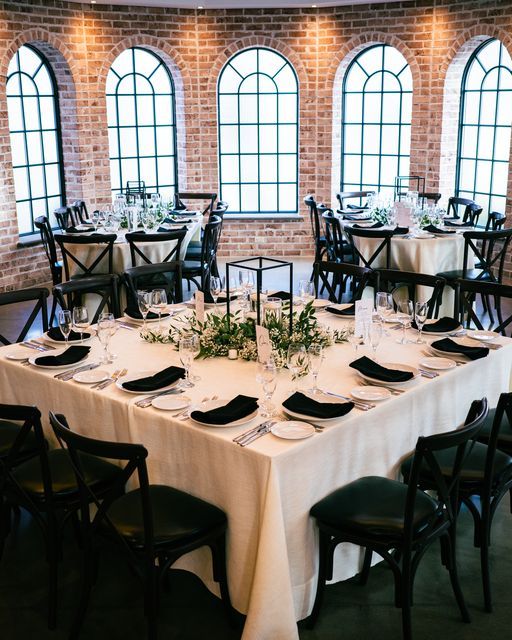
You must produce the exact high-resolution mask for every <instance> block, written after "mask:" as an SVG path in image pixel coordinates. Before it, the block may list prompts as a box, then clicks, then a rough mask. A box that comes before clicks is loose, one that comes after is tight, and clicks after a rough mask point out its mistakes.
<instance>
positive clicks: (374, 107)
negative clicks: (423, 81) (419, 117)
mask: <svg viewBox="0 0 512 640" xmlns="http://www.w3.org/2000/svg"><path fill="white" fill-rule="evenodd" d="M411 112H412V76H411V70H410V68H409V65H408V64H407V62H406V60H405V58H404V57H403V55H402V54H401V53H400V52H399V51H397V50H396V49H395V48H393V47H390V46H388V45H376V46H374V47H370V48H369V49H365V50H364V51H362V52H361V53H360V54H359V55H358V56H357V57H356V58H355V59H354V60H353V62H352V63H351V64H350V67H349V68H348V70H347V73H346V75H345V79H344V81H343V108H342V123H343V124H342V157H341V189H342V191H368V190H375V191H392V190H393V186H394V179H395V177H396V176H399V175H408V174H409V156H410V146H411Z"/></svg>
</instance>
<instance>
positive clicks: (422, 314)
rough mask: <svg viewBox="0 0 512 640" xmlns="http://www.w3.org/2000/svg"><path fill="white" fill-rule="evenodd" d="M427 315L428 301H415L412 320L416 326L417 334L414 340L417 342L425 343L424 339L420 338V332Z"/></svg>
mask: <svg viewBox="0 0 512 640" xmlns="http://www.w3.org/2000/svg"><path fill="white" fill-rule="evenodd" d="M427 316H428V303H427V302H417V303H416V306H415V308H414V320H415V322H416V326H417V327H418V331H419V335H418V339H417V340H416V343H417V344H425V340H423V339H422V337H421V334H422V331H423V325H424V324H425V320H426V319H427Z"/></svg>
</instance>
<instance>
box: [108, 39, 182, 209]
mask: <svg viewBox="0 0 512 640" xmlns="http://www.w3.org/2000/svg"><path fill="white" fill-rule="evenodd" d="M106 93H107V119H108V133H109V145H110V176H111V183H112V191H115V192H118V191H122V190H124V189H125V188H126V183H127V182H128V181H143V182H144V183H145V186H146V190H147V191H150V192H151V191H155V192H156V191H158V192H159V193H160V194H162V196H163V197H165V198H170V197H171V196H172V195H173V194H174V191H175V186H176V117H175V103H174V85H173V81H172V77H171V74H170V73H169V71H168V70H167V67H166V66H165V64H164V63H163V62H162V60H160V58H159V57H158V56H156V55H155V54H154V53H151V52H150V51H147V50H146V49H139V48H137V47H133V48H132V49H126V50H125V51H123V53H121V54H120V55H119V56H118V57H117V58H116V59H115V60H114V62H113V64H112V66H111V67H110V70H109V72H108V76H107V92H106Z"/></svg>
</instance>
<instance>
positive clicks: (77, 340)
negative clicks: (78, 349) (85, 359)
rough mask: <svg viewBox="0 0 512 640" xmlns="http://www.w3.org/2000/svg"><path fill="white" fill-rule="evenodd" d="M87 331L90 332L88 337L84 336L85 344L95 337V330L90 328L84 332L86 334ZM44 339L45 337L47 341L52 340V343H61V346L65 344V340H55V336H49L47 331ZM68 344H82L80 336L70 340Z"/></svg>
mask: <svg viewBox="0 0 512 640" xmlns="http://www.w3.org/2000/svg"><path fill="white" fill-rule="evenodd" d="M85 333H88V334H89V337H88V338H84V340H83V341H84V344H85V343H86V342H89V340H90V339H91V338H92V337H93V335H94V332H93V331H91V329H88V330H87V331H84V334H85ZM44 339H45V340H46V341H47V342H51V343H52V344H60V346H61V347H62V346H63V344H64V340H54V339H53V338H50V336H49V335H48V334H47V333H45V334H44ZM68 344H80V338H77V339H76V340H68Z"/></svg>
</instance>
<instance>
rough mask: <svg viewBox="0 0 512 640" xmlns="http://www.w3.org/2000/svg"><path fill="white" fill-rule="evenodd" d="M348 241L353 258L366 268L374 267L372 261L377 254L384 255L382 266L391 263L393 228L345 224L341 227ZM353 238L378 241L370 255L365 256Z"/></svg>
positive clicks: (375, 258)
mask: <svg viewBox="0 0 512 640" xmlns="http://www.w3.org/2000/svg"><path fill="white" fill-rule="evenodd" d="M343 231H344V233H345V235H346V236H347V238H348V239H349V241H350V245H351V247H352V251H353V253H354V260H358V261H359V262H360V263H361V264H362V265H363V266H364V267H366V268H367V269H375V268H376V267H375V266H374V263H375V262H376V260H377V258H379V256H381V255H383V257H384V267H385V268H386V269H389V268H390V265H391V238H392V237H393V236H394V235H395V230H394V229H357V228H354V226H350V225H346V226H345V227H344V229H343ZM354 238H368V239H374V240H378V241H380V242H379V244H378V245H377V246H376V248H375V249H374V251H373V253H372V254H371V256H370V257H366V256H365V255H364V254H363V253H362V252H361V251H360V250H359V248H358V246H357V242H356V241H355V240H354Z"/></svg>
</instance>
